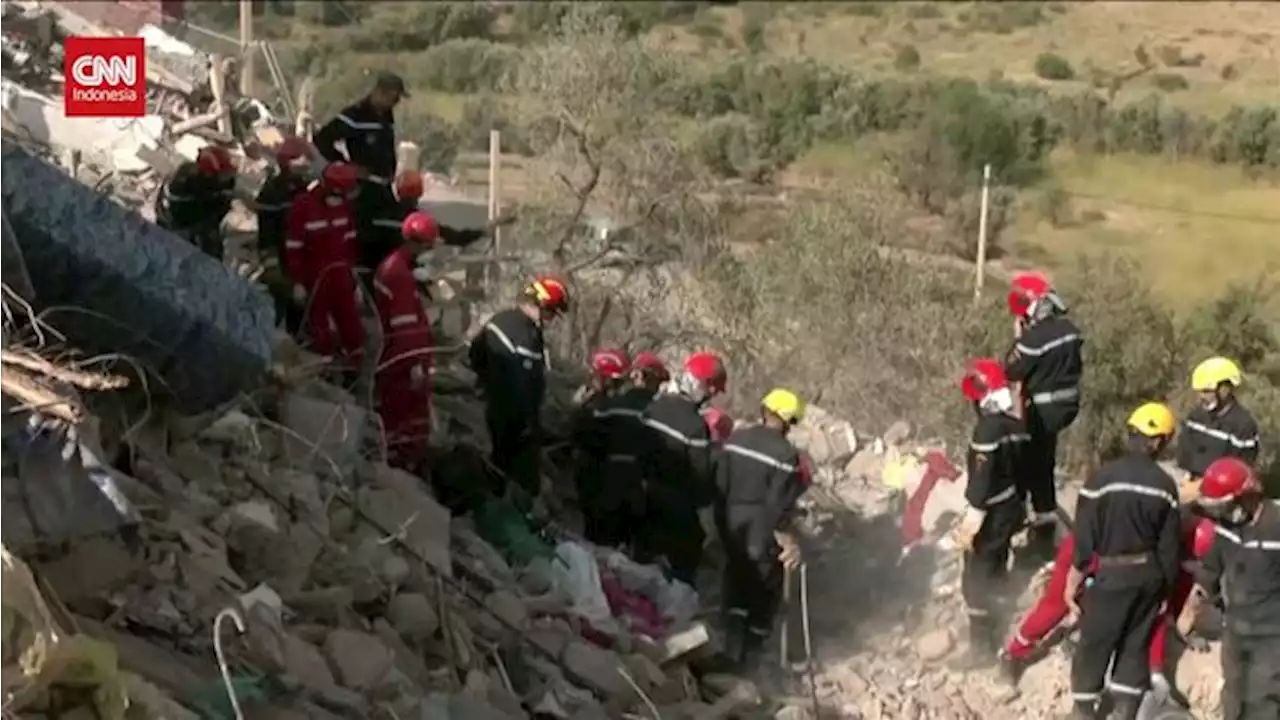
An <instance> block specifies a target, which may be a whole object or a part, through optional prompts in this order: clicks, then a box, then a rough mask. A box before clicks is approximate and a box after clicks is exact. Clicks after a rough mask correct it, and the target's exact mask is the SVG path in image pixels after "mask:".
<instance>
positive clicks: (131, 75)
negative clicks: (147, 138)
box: [63, 37, 147, 117]
mask: <svg viewBox="0 0 1280 720" xmlns="http://www.w3.org/2000/svg"><path fill="white" fill-rule="evenodd" d="M64 48H65V49H66V53H65V56H66V59H65V61H64V64H63V75H64V76H65V85H66V89H65V92H64V94H63V105H64V106H65V108H66V113H67V117H142V116H143V115H146V114H147V51H146V46H145V45H144V44H143V42H142V38H137V37H70V38H67V40H66V43H65V45H64Z"/></svg>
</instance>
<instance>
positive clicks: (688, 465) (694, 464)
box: [636, 352, 728, 585]
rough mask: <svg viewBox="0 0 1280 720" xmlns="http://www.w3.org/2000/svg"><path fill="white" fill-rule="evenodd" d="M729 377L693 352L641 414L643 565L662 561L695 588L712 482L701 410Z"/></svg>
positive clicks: (711, 359) (712, 357) (714, 361)
mask: <svg viewBox="0 0 1280 720" xmlns="http://www.w3.org/2000/svg"><path fill="white" fill-rule="evenodd" d="M727 379H728V374H727V373H726V371H725V368H724V363H723V362H722V361H721V360H720V356H719V355H716V354H715V353H712V352H696V353H693V354H692V355H690V356H689V357H687V358H685V361H684V365H683V366H682V367H681V369H680V372H679V374H677V375H676V378H675V381H674V383H673V385H672V387H671V388H670V392H666V393H661V394H659V395H658V397H657V398H656V399H655V400H654V401H653V402H652V403H650V404H649V407H648V408H647V409H646V410H645V413H644V420H643V422H644V424H645V426H646V427H647V428H648V430H649V432H648V434H647V436H646V437H647V443H648V449H647V450H646V451H645V452H644V453H643V456H642V463H643V467H642V472H643V473H644V480H645V500H644V505H645V520H644V522H643V523H642V527H641V529H640V533H639V534H638V535H637V536H636V555H637V559H638V560H640V561H641V562H653V561H657V560H659V559H660V558H665V559H666V562H667V565H668V566H669V568H670V571H671V576H672V577H674V578H675V579H677V580H680V581H682V582H685V583H687V584H689V585H693V584H694V578H695V576H696V574H697V572H698V566H699V565H700V564H701V563H702V546H703V541H704V540H705V539H706V536H707V532H706V531H707V530H708V529H711V528H710V527H706V528H704V525H708V526H709V525H710V523H709V522H708V521H707V520H704V519H703V517H702V514H703V513H704V512H705V511H709V510H710V507H711V496H712V489H713V487H714V477H713V476H712V470H713V468H712V464H711V434H710V433H709V432H708V431H707V424H706V423H705V422H703V420H702V414H701V410H702V408H703V406H705V405H706V404H707V402H709V401H710V400H711V398H713V397H715V396H716V395H718V394H720V393H722V392H724V389H725V382H726V380H727Z"/></svg>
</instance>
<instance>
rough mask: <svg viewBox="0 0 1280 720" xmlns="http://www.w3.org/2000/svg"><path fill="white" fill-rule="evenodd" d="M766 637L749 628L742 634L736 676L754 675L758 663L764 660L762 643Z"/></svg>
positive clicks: (766, 635)
mask: <svg viewBox="0 0 1280 720" xmlns="http://www.w3.org/2000/svg"><path fill="white" fill-rule="evenodd" d="M744 625H745V623H744ZM768 637H769V635H768V634H767V633H762V632H759V631H757V630H755V629H753V628H750V627H748V628H746V632H744V633H743V634H742V655H741V657H740V659H739V660H738V668H737V674H739V675H743V676H748V675H754V674H755V672H756V670H757V669H759V667H760V661H761V660H762V659H763V658H764V641H765V640H767V639H768Z"/></svg>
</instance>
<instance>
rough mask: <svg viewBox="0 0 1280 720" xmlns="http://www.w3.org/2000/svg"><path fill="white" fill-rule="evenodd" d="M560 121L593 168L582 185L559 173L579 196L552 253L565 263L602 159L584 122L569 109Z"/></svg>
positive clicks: (584, 158)
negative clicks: (596, 154)
mask: <svg viewBox="0 0 1280 720" xmlns="http://www.w3.org/2000/svg"><path fill="white" fill-rule="evenodd" d="M560 122H561V123H562V124H563V126H564V128H565V130H566V131H567V132H568V133H569V134H570V135H572V136H573V138H574V140H575V141H576V143H577V148H578V155H580V156H581V157H582V161H583V162H585V163H586V164H587V167H588V168H590V170H591V174H590V175H589V176H588V177H587V181H586V182H585V183H584V184H583V185H582V186H581V187H579V186H575V185H574V184H573V182H572V181H571V180H569V178H568V177H566V176H565V175H564V174H563V173H558V175H559V177H560V180H561V182H563V183H564V184H565V185H567V186H568V187H569V189H570V190H571V191H572V192H573V193H574V194H575V195H576V196H577V198H578V205H577V207H576V208H575V209H574V211H573V215H571V216H570V220H569V223H568V225H567V226H566V227H565V230H564V235H563V236H561V238H560V243H559V244H558V245H556V249H555V252H554V253H552V256H553V257H554V258H555V259H556V261H557V262H559V263H560V264H561V265H563V264H564V257H565V252H566V250H567V248H568V246H569V243H570V241H572V240H573V233H574V231H575V230H576V229H577V227H578V223H580V222H581V221H582V216H583V215H584V214H585V213H586V211H587V203H588V202H590V200H591V195H592V193H594V192H595V191H596V187H597V186H599V185H600V172H601V171H600V161H599V160H597V159H596V157H595V155H594V154H593V153H592V152H591V146H590V143H589V142H588V136H587V131H586V128H585V127H584V126H583V125H582V124H580V123H578V122H576V121H574V119H573V118H572V117H570V115H569V111H568V110H561V111H560Z"/></svg>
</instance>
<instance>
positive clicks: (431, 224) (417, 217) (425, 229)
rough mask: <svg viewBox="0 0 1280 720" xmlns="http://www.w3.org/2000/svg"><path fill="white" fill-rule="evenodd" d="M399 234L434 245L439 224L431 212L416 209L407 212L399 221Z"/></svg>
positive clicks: (414, 240) (438, 231)
mask: <svg viewBox="0 0 1280 720" xmlns="http://www.w3.org/2000/svg"><path fill="white" fill-rule="evenodd" d="M400 236H401V237H403V238H404V239H405V240H411V241H413V242H417V243H422V244H423V245H434V244H435V242H436V239H437V238H439V237H440V226H439V225H437V224H436V219H435V217H434V216H432V214H431V213H429V212H427V211H425V210H418V211H417V212H411V213H409V216H408V217H406V218H405V219H404V222H402V223H400Z"/></svg>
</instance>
